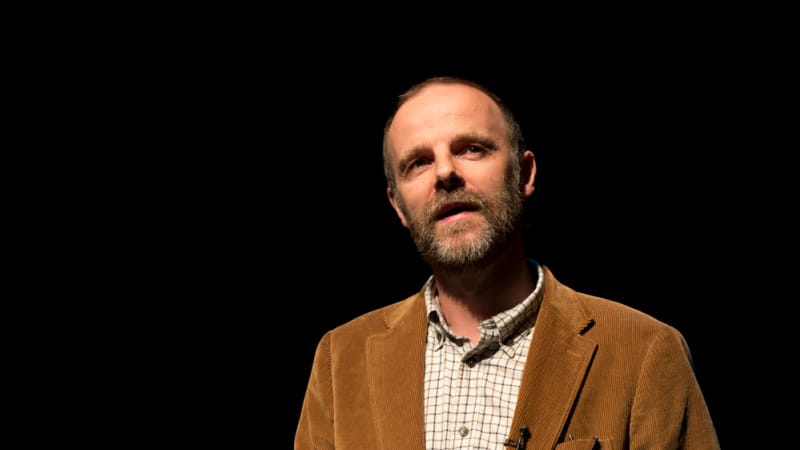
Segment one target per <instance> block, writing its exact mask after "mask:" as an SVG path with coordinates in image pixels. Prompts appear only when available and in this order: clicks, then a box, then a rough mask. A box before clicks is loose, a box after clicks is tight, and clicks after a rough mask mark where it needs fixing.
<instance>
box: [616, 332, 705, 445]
mask: <svg viewBox="0 0 800 450" xmlns="http://www.w3.org/2000/svg"><path fill="white" fill-rule="evenodd" d="M630 440H631V442H630V448H631V449H632V450H633V449H636V450H644V449H654V448H658V449H681V450H695V449H696V450H718V449H719V448H720V447H719V441H718V439H717V434H716V430H715V429H714V425H713V423H712V421H711V415H710V413H709V410H708V407H707V405H706V402H705V399H704V398H703V394H702V392H701V390H700V386H699V384H698V381H697V378H696V376H695V372H694V367H693V366H692V361H691V354H690V352H689V347H688V345H687V343H686V341H685V339H684V337H683V336H682V335H681V334H680V332H678V331H677V330H676V329H674V328H671V327H667V328H666V329H665V330H664V331H663V332H661V333H659V334H658V335H657V336H656V337H655V338H654V339H653V342H652V343H651V344H650V347H649V349H648V351H647V356H646V357H645V359H644V362H643V364H642V368H641V375H640V377H639V381H638V384H637V387H636V395H635V398H634V401H633V413H632V417H631V430H630Z"/></svg>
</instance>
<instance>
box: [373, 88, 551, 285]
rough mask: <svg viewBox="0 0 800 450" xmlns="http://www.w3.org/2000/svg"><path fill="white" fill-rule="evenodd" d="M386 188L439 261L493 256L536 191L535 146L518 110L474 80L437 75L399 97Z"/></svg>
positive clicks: (452, 263)
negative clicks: (527, 141) (529, 144)
mask: <svg viewBox="0 0 800 450" xmlns="http://www.w3.org/2000/svg"><path fill="white" fill-rule="evenodd" d="M383 155H384V170H385V174H386V180H387V184H388V187H387V190H386V192H387V195H388V197H389V201H390V202H391V204H392V206H393V207H394V209H395V211H396V213H397V215H398V217H399V218H400V221H401V222H402V223H403V225H404V226H405V227H407V228H408V229H409V231H410V233H411V236H412V238H413V239H414V242H415V244H416V246H417V248H418V250H419V251H420V253H421V254H422V257H423V258H424V259H425V260H426V261H427V262H428V263H430V264H431V265H434V266H437V267H440V268H451V269H460V268H467V267H475V266H480V265H482V264H484V263H486V262H487V261H490V260H491V259H492V258H493V257H494V256H495V255H496V254H497V253H498V252H500V251H502V249H503V248H505V246H506V245H507V244H508V242H509V241H510V239H511V237H512V236H513V235H514V233H515V232H516V231H517V226H518V225H519V223H520V220H521V216H522V207H523V202H524V200H525V199H526V198H528V197H530V195H531V194H532V193H533V180H534V177H535V173H536V166H535V161H534V158H533V153H532V152H530V151H528V150H525V149H524V143H523V140H522V132H521V131H520V127H519V125H518V123H517V122H516V120H515V119H514V117H513V115H512V114H511V111H510V110H509V109H508V108H507V107H506V106H505V104H504V103H503V102H502V101H501V100H500V99H499V98H497V97H496V96H495V95H494V94H492V93H491V92H489V91H488V90H486V89H484V88H483V87H481V86H480V85H477V84H475V83H473V82H470V81H465V80H459V79H454V78H434V79H430V80H427V81H424V82H422V83H420V84H418V85H416V86H414V87H412V88H411V89H409V90H408V91H407V92H406V93H405V94H403V95H402V96H401V97H400V101H399V102H398V107H397V109H396V111H395V113H394V115H393V116H392V117H391V118H390V119H389V120H388V121H387V124H386V128H385V130H384V140H383Z"/></svg>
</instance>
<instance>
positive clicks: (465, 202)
mask: <svg viewBox="0 0 800 450" xmlns="http://www.w3.org/2000/svg"><path fill="white" fill-rule="evenodd" d="M452 203H458V204H459V205H461V206H460V207H459V208H458V209H469V210H472V211H483V210H485V209H487V208H488V202H487V201H486V199H485V198H484V197H482V196H481V195H479V194H476V193H474V192H468V191H458V192H441V193H439V194H437V195H436V197H435V198H434V199H433V201H432V202H431V203H430V204H429V205H428V206H427V207H426V208H425V220H426V221H428V222H429V223H435V222H436V221H437V220H438V219H439V215H440V214H439V212H440V211H441V210H442V208H444V206H445V205H449V204H452Z"/></svg>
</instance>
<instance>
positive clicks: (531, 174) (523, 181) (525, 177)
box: [519, 150, 536, 198]
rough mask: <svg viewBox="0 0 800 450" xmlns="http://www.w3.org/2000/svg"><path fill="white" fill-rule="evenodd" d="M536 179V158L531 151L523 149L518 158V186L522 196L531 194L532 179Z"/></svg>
mask: <svg viewBox="0 0 800 450" xmlns="http://www.w3.org/2000/svg"><path fill="white" fill-rule="evenodd" d="M535 179H536V158H534V156H533V152H532V151H530V150H525V151H524V152H523V153H522V155H521V159H520V177H519V184H520V186H519V188H520V191H521V192H522V196H523V198H528V197H530V196H531V195H533V190H534V180H535Z"/></svg>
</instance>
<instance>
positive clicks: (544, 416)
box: [509, 269, 597, 450]
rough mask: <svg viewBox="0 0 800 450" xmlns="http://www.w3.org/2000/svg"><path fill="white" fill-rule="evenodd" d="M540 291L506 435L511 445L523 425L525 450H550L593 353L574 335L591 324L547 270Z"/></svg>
mask: <svg viewBox="0 0 800 450" xmlns="http://www.w3.org/2000/svg"><path fill="white" fill-rule="evenodd" d="M544 289H545V292H544V296H543V298H542V305H541V308H540V310H539V316H538V318H537V320H536V325H535V327H534V333H533V337H532V341H531V348H530V352H529V354H528V359H527V362H526V364H525V375H524V382H523V384H522V386H521V387H520V393H519V398H518V400H517V408H516V411H515V414H514V420H513V422H512V428H511V430H510V431H509V433H510V436H509V437H510V438H511V439H514V440H516V439H519V429H520V426H522V425H523V424H524V425H527V426H528V429H529V430H530V433H531V437H530V441H529V445H528V449H529V450H535V449H539V448H541V449H550V448H553V446H555V443H556V442H557V439H558V438H559V435H560V434H561V432H562V428H563V426H564V423H565V421H566V419H567V416H568V415H569V412H570V410H571V409H572V406H573V404H574V402H575V400H576V398H577V395H578V390H579V389H580V386H581V383H582V382H583V379H584V377H585V376H586V373H587V371H588V368H589V365H590V363H591V360H592V357H593V356H594V353H595V350H596V348H597V345H596V343H595V342H594V341H592V340H590V339H587V338H586V337H584V336H582V335H581V334H580V333H581V332H582V331H583V330H584V329H586V327H587V326H589V325H590V324H591V319H590V318H589V317H588V315H587V314H586V312H585V311H583V310H582V309H580V307H579V306H578V305H579V304H578V303H577V302H570V301H569V299H568V297H570V296H571V295H572V291H570V290H569V289H568V288H566V287H564V286H562V285H560V284H559V283H558V281H556V279H555V278H554V277H553V276H552V274H551V273H550V272H549V271H548V270H547V269H545V282H544Z"/></svg>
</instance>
